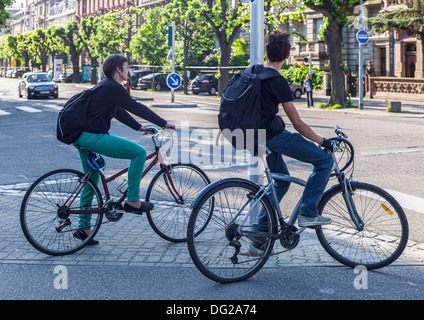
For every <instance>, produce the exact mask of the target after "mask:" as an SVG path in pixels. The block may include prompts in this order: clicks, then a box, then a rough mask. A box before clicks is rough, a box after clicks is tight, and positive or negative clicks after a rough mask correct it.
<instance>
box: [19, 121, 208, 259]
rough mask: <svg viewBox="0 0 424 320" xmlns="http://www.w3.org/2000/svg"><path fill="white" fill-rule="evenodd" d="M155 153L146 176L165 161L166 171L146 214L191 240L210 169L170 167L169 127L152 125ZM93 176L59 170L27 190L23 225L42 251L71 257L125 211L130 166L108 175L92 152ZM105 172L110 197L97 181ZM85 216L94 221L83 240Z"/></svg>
mask: <svg viewBox="0 0 424 320" xmlns="http://www.w3.org/2000/svg"><path fill="white" fill-rule="evenodd" d="M148 132H149V133H150V134H152V140H153V143H154V146H155V151H154V152H153V153H151V154H150V155H148V156H147V160H151V162H150V163H149V164H148V165H147V167H146V168H145V170H144V172H143V178H144V177H145V175H146V174H147V173H148V172H149V171H150V170H151V169H152V168H153V167H154V166H155V165H156V164H159V166H160V170H159V172H157V173H156V175H155V176H154V177H153V179H152V180H151V182H150V184H149V187H148V189H147V191H146V201H148V202H151V203H153V204H154V205H155V208H154V209H153V210H152V211H149V212H147V213H146V215H147V218H148V221H149V223H150V225H151V226H152V228H153V230H154V231H155V232H156V233H157V234H158V235H159V236H161V237H162V238H164V239H166V240H169V241H172V242H182V241H186V237H187V223H188V219H189V216H190V214H191V209H190V206H191V203H192V202H193V201H194V200H195V199H196V197H197V195H198V194H199V192H200V191H201V190H202V189H203V188H204V187H206V186H207V185H208V184H209V183H210V180H209V178H208V176H207V175H206V173H205V172H203V171H202V170H201V169H200V168H199V167H197V166H195V165H193V164H191V163H174V164H169V165H167V164H166V163H165V162H164V160H163V159H164V158H165V157H167V156H169V155H170V152H171V149H172V145H173V137H172V133H171V132H170V131H168V130H159V129H156V128H154V127H148ZM87 161H88V163H89V165H90V167H91V169H90V171H89V172H88V173H87V174H84V173H82V172H79V171H76V170H73V169H59V170H55V171H52V172H49V173H46V174H45V175H43V176H41V177H40V178H39V179H37V180H36V181H35V182H34V183H33V184H32V185H31V187H30V188H29V189H28V191H27V192H26V194H25V197H24V199H23V201H22V205H21V213H20V220H21V227H22V230H23V232H24V234H25V237H26V238H27V240H28V241H29V242H30V243H31V245H33V246H34V247H35V248H36V249H37V250H39V251H41V252H44V253H46V254H50V255H65V254H71V253H74V252H76V251H78V250H80V249H82V248H83V247H84V246H85V245H87V243H88V242H89V241H90V240H91V239H92V238H94V236H95V235H96V234H97V232H98V231H99V228H100V226H101V225H102V221H103V216H105V217H106V219H107V220H108V221H118V220H119V219H121V218H122V216H123V215H124V214H128V213H125V212H124V210H123V201H124V200H125V199H126V197H127V190H126V180H125V178H124V177H125V174H126V173H127V171H128V168H125V169H123V170H121V171H119V172H117V173H115V174H113V175H112V176H110V177H108V178H107V177H106V176H105V173H104V168H105V160H104V158H103V157H102V156H101V155H99V154H97V153H93V152H90V153H89V156H88V160H87ZM95 172H99V173H100V181H101V184H102V186H103V189H104V196H103V195H102V193H101V192H100V189H99V187H98V186H97V185H96V184H95V183H94V182H93V181H92V179H91V177H92V176H93V174H94V173H95ZM112 181H115V183H116V182H117V181H118V183H119V185H118V186H117V188H116V189H117V190H118V192H117V194H118V196H115V195H112V194H111V188H110V187H109V185H110V184H111V183H112ZM80 219H85V220H86V221H87V220H89V221H90V224H91V232H90V234H89V236H88V237H87V238H86V239H84V240H83V241H82V240H80V239H78V238H76V237H74V232H75V231H76V230H77V229H78V223H79V221H80Z"/></svg>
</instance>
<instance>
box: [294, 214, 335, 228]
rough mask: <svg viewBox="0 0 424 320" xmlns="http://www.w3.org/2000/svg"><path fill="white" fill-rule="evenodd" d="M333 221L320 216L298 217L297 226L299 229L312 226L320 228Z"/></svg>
mask: <svg viewBox="0 0 424 320" xmlns="http://www.w3.org/2000/svg"><path fill="white" fill-rule="evenodd" d="M332 222H333V221H332V220H331V219H330V218H324V217H322V216H317V217H306V216H299V219H298V220H297V224H298V225H299V227H314V226H322V225H325V224H330V223H332Z"/></svg>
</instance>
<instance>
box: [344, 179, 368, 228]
mask: <svg viewBox="0 0 424 320" xmlns="http://www.w3.org/2000/svg"><path fill="white" fill-rule="evenodd" d="M340 184H341V186H342V195H343V199H344V200H345V203H346V207H347V210H348V212H349V215H350V218H351V219H352V221H353V223H354V224H355V226H356V229H357V230H358V231H362V230H364V222H363V221H362V219H361V217H360V216H359V214H358V211H357V210H356V206H355V202H354V201H353V195H354V194H355V192H354V191H353V188H352V184H351V182H350V181H349V180H348V179H346V178H345V177H344V176H343V180H342V181H341V182H340Z"/></svg>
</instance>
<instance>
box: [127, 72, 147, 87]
mask: <svg viewBox="0 0 424 320" xmlns="http://www.w3.org/2000/svg"><path fill="white" fill-rule="evenodd" d="M151 73H152V71H150V70H143V71H132V72H131V89H136V88H137V85H138V80H139V79H140V78H142V77H144V76H147V75H148V74H151Z"/></svg>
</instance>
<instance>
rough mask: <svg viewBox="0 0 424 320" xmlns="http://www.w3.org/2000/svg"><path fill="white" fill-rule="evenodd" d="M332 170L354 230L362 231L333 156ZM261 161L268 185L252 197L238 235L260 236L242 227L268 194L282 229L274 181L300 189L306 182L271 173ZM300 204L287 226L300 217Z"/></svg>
mask: <svg viewBox="0 0 424 320" xmlns="http://www.w3.org/2000/svg"><path fill="white" fill-rule="evenodd" d="M333 159H334V161H333V168H332V172H333V171H334V172H335V175H336V177H337V178H338V182H339V184H340V185H341V186H342V190H343V199H344V200H345V202H346V206H347V209H348V211H349V215H350V217H351V219H352V221H353V223H354V224H355V226H356V228H357V229H358V230H359V231H361V230H362V229H363V226H364V223H363V221H362V220H361V218H360V217H359V215H358V213H357V211H356V207H355V204H354V202H353V200H352V195H353V190H352V186H351V182H350V181H349V180H348V179H347V178H346V177H345V175H344V173H342V172H340V169H339V166H338V164H337V161H336V158H335V156H334V155H333ZM261 160H262V162H263V164H264V167H265V175H266V178H267V181H268V183H267V184H266V185H264V186H262V187H261V188H260V190H259V191H258V192H257V193H256V194H255V195H254V196H252V199H255V201H254V203H253V204H252V205H251V207H250V209H249V211H248V212H247V214H246V217H245V218H244V219H243V221H242V222H241V223H240V225H239V227H238V231H239V233H240V234H242V235H260V234H258V233H257V232H254V231H242V227H243V226H244V224H245V222H246V221H247V219H248V218H250V217H251V216H252V215H253V213H254V212H255V210H256V206H257V205H258V203H259V202H260V200H261V199H262V198H263V197H264V196H265V195H267V194H270V195H271V197H270V200H271V203H272V205H273V207H274V209H275V210H276V211H277V218H278V221H279V222H280V227H281V228H282V227H283V226H284V224H285V223H286V222H285V221H284V218H283V215H282V212H281V209H280V204H279V201H278V198H277V194H276V191H275V186H274V181H275V180H277V181H285V182H289V183H295V184H297V185H300V186H302V187H305V186H306V181H305V180H302V179H299V178H296V177H293V176H290V175H287V174H281V173H272V172H271V171H270V170H269V168H268V164H267V162H266V156H265V155H263V156H261ZM250 202H251V200H249V201H247V202H246V203H245V205H243V206H242V208H241V209H240V210H239V211H238V212H237V213H236V215H235V217H234V219H233V221H235V220H236V219H237V217H238V216H239V214H240V213H241V212H242V211H243V210H244V208H245V207H246V206H247V205H248V204H249V203H250ZM301 203H302V197H301V198H300V199H299V201H298V202H297V204H296V206H295V208H294V209H293V212H292V214H291V215H290V218H289V221H288V222H287V225H289V226H293V225H294V224H295V222H296V220H297V219H298V217H299V215H300V206H301ZM305 229H306V227H302V228H300V229H299V230H297V231H296V234H300V233H302V232H303V231H304V230H305ZM261 234H262V235H264V234H263V233H261ZM266 236H268V237H275V238H277V237H278V236H277V235H273V234H266Z"/></svg>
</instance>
